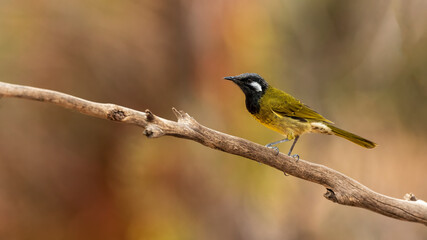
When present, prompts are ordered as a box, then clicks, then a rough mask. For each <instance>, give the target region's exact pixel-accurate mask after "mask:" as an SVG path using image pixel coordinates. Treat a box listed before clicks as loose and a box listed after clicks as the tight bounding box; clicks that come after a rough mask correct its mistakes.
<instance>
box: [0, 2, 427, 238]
mask: <svg viewBox="0 0 427 240" xmlns="http://www.w3.org/2000/svg"><path fill="white" fill-rule="evenodd" d="M426 12H427V1H425V0H394V1H391V0H385V1H369V0H361V1H340V0H328V1H308V0H272V1H261V0H231V1H226V0H218V1H191V0H163V1H158V0H142V1H131V0H122V1H108V0H104V1H99V0H98V1H97V0H74V1H58V0H40V1H30V0H21V1H11V0H5V1H1V2H0V76H1V78H0V79H1V80H0V81H4V82H9V83H16V84H24V85H30V86H34V87H41V88H47V89H53V90H57V91H62V92H65V93H68V94H71V95H75V96H78V97H82V98H85V99H88V100H92V101H97V102H109V103H116V104H120V105H123V106H127V107H130V108H135V109H138V110H145V109H147V108H149V109H150V110H152V111H153V112H154V113H155V114H157V115H159V116H162V117H165V118H168V119H174V116H173V113H172V111H171V108H172V107H176V108H178V109H182V110H185V111H186V112H188V113H189V114H190V115H192V116H193V117H194V118H196V119H197V120H198V121H199V122H200V123H202V124H203V125H206V126H208V127H210V128H213V129H216V130H219V131H223V132H226V133H228V134H232V135H236V136H240V137H243V138H247V139H249V140H252V141H255V142H257V143H260V144H266V143H269V142H272V141H275V140H279V139H280V138H281V136H280V135H279V134H277V133H275V132H272V131H271V130H268V129H267V128H265V127H263V126H261V125H260V124H259V123H257V122H256V121H255V120H254V119H252V117H251V116H250V115H249V114H248V113H247V112H246V109H245V106H244V97H243V94H242V93H241V91H240V90H239V89H238V88H237V87H236V86H235V85H233V84H232V83H231V82H228V81H224V80H223V79H222V78H223V77H225V76H229V75H237V74H240V73H243V72H256V73H259V74H260V75H261V76H263V77H264V78H265V79H266V80H267V81H269V82H270V83H271V84H272V85H274V86H276V87H278V88H280V89H283V90H285V91H287V92H288V93H290V94H292V95H294V96H296V97H297V98H300V99H302V100H303V102H305V103H306V104H307V105H309V106H310V107H312V108H313V109H316V110H317V111H318V112H320V113H321V114H322V115H324V116H325V117H326V118H328V119H331V120H332V121H334V122H335V123H336V124H337V126H339V127H342V128H344V129H346V130H349V131H352V132H354V133H356V134H360V135H361V136H363V137H366V138H368V139H370V140H373V141H375V142H377V143H378V144H379V147H377V148H375V149H373V150H366V149H363V148H361V147H359V146H357V145H355V144H352V143H350V142H348V141H346V140H344V139H340V138H337V137H331V136H323V135H315V134H312V135H304V136H303V137H302V138H301V139H300V141H299V143H298V144H297V146H296V149H295V150H294V152H295V153H298V154H299V155H300V156H301V158H303V159H308V160H310V161H313V162H316V163H320V164H324V165H326V166H329V167H331V168H333V169H336V170H338V171H341V172H342V173H344V174H346V175H348V176H350V177H352V178H354V179H356V180H358V181H360V182H361V183H362V184H365V185H366V186H368V187H370V188H372V189H373V190H375V191H378V192H380V193H383V194H386V195H389V196H393V197H397V198H402V197H403V195H404V194H405V193H407V192H413V193H414V194H415V195H416V196H417V197H418V198H421V199H424V200H426V199H427V188H426V180H427V178H426V173H425V170H426V169H427V161H426V157H425V156H426V155H427V148H426V147H425V146H426V144H427V139H426V133H427V126H426V123H427V67H426V64H427V14H426ZM0 116H1V117H0V239H13V240H14V239H44V240H46V239H48V240H49V239H59V240H62V239H64V240H69V239H70V240H71V239H73V240H74V239H83V240H84V239H88V240H97V239H103V240H105V239H107V240H108V239H126V240H142V239H150V240H151V239H161V240H163V239H164V240H169V239H171V240H172V239H208V240H209V239H245V240H246V239H249V240H250V239H271V240H273V239H426V238H427V232H426V230H425V227H424V226H422V225H421V224H414V223H407V222H402V221H398V220H394V219H391V218H387V217H384V216H381V215H378V214H375V213H372V212H369V211H366V210H362V209H356V208H351V207H344V206H339V205H336V204H333V203H331V202H329V201H327V200H325V199H324V198H323V197H322V194H323V193H324V192H325V189H324V188H322V187H320V186H318V185H315V184H312V183H309V182H305V181H302V180H299V179H297V178H294V177H285V176H284V175H283V173H281V172H279V171H277V170H275V169H272V168H269V167H266V166H264V165H261V164H258V163H255V162H252V161H249V160H246V159H242V158H240V157H236V156H231V155H229V154H225V153H222V152H219V151H215V150H212V149H209V148H206V147H203V146H201V145H200V144H197V143H195V142H191V141H187V140H182V139H176V138H172V137H164V138H160V139H146V138H145V137H144V136H143V134H142V130H141V129H139V128H136V127H132V126H126V125H121V124H117V123H113V122H109V121H105V120H100V119H95V118H91V117H88V116H84V115H81V114H78V113H75V112H71V111H68V110H64V109H62V108H59V107H56V106H53V105H50V104H44V103H39V102H33V101H27V100H20V99H9V98H3V99H1V100H0ZM288 148H289V144H282V145H281V146H280V149H281V150H282V151H284V152H286V151H287V150H288Z"/></svg>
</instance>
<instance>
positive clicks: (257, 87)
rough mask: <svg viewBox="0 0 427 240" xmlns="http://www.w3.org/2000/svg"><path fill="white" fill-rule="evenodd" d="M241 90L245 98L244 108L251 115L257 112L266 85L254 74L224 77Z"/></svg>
mask: <svg viewBox="0 0 427 240" xmlns="http://www.w3.org/2000/svg"><path fill="white" fill-rule="evenodd" d="M224 79H227V80H231V81H233V82H234V83H235V84H237V86H239V87H240V89H242V91H243V93H244V94H245V96H246V108H247V109H248V111H249V112H250V113H252V114H254V113H257V112H259V110H260V106H259V99H260V98H261V97H262V96H263V95H264V93H265V90H267V88H268V83H267V82H266V81H265V80H264V79H263V78H262V77H261V76H260V75H258V74H256V73H243V74H240V75H237V76H233V77H225V78H224Z"/></svg>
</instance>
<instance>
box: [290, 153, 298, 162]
mask: <svg viewBox="0 0 427 240" xmlns="http://www.w3.org/2000/svg"><path fill="white" fill-rule="evenodd" d="M288 156H291V157H293V158H295V159H296V162H298V161H299V155H298V154H292V155H288Z"/></svg>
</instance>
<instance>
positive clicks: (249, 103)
mask: <svg viewBox="0 0 427 240" xmlns="http://www.w3.org/2000/svg"><path fill="white" fill-rule="evenodd" d="M262 95H264V94H263V93H262V92H259V93H254V94H246V100H245V103H246V109H248V111H249V112H250V113H251V114H257V113H259V111H260V109H261V106H260V104H259V102H260V99H261V97H262Z"/></svg>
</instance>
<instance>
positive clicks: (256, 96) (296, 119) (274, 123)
mask: <svg viewBox="0 0 427 240" xmlns="http://www.w3.org/2000/svg"><path fill="white" fill-rule="evenodd" d="M224 79H226V80H230V81H232V82H234V83H235V84H236V85H237V86H239V87H240V89H241V90H242V91H243V93H244V94H245V104H246V109H247V110H248V112H249V113H250V114H251V115H252V116H253V117H254V118H255V119H256V120H257V121H258V122H260V123H261V124H263V125H264V126H266V127H267V128H270V129H272V130H274V131H276V132H278V133H280V134H282V135H283V136H284V137H285V138H284V139H282V140H279V141H276V142H272V143H269V144H267V145H265V146H266V147H268V148H272V149H275V150H276V154H278V153H279V148H278V147H276V146H274V145H277V144H279V143H282V142H286V141H291V140H294V141H293V143H292V146H291V148H290V149H289V152H288V156H291V153H292V150H293V149H294V147H295V144H296V143H297V141H298V139H299V138H300V136H301V135H302V134H305V133H322V134H327V135H335V136H339V137H342V138H345V139H347V140H349V141H351V142H353V143H355V144H358V145H360V146H362V147H365V148H369V149H370V148H374V147H376V146H377V144H376V143H374V142H372V141H370V140H367V139H365V138H363V137H360V136H358V135H356V134H353V133H350V132H347V131H345V130H343V129H340V128H338V127H335V126H334V123H333V122H332V121H330V120H328V119H326V118H325V117H323V116H322V115H320V114H319V113H317V112H316V111H314V110H313V109H311V108H310V107H309V106H307V105H305V104H304V103H302V102H301V101H300V100H298V99H296V98H295V97H293V96H291V95H290V94H288V93H286V92H284V91H282V90H279V89H277V88H275V87H273V86H271V85H270V84H268V83H267V81H265V80H264V79H263V78H262V77H261V76H260V75H258V74H256V73H243V74H240V75H237V76H230V77H225V78H224ZM292 157H294V158H297V160H299V155H298V154H294V155H292Z"/></svg>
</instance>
